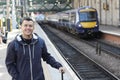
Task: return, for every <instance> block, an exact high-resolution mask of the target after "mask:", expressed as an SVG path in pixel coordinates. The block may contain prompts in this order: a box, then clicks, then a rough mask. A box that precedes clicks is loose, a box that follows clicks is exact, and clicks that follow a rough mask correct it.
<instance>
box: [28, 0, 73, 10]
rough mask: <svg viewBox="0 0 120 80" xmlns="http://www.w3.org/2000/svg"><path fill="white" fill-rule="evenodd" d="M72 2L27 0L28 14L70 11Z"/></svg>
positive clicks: (70, 0)
mask: <svg viewBox="0 0 120 80" xmlns="http://www.w3.org/2000/svg"><path fill="white" fill-rule="evenodd" d="M72 1H73V0H28V6H29V8H28V12H50V11H51V12H60V11H64V10H69V9H72Z"/></svg>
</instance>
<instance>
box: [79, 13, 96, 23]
mask: <svg viewBox="0 0 120 80" xmlns="http://www.w3.org/2000/svg"><path fill="white" fill-rule="evenodd" d="M79 16H80V21H96V20H97V16H96V12H93V11H91V12H80V13H79Z"/></svg>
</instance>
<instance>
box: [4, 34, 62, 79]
mask: <svg viewBox="0 0 120 80" xmlns="http://www.w3.org/2000/svg"><path fill="white" fill-rule="evenodd" d="M41 58H42V59H43V60H44V61H46V62H47V63H48V64H50V65H51V66H52V67H54V68H57V69H58V68H59V67H61V66H62V65H61V64H60V63H59V62H57V61H56V60H55V59H54V58H53V57H52V56H51V55H50V54H49V53H48V52H47V48H46V45H45V42H44V40H43V39H41V38H40V37H38V36H37V35H35V34H33V39H32V42H31V43H30V44H26V43H24V42H23V41H22V39H21V37H20V35H17V36H16V38H15V39H14V40H13V41H12V42H10V43H9V45H8V47H7V56H6V61H5V62H6V66H7V69H8V72H9V74H10V75H11V76H12V78H13V80H45V79H44V74H43V69H42V65H41Z"/></svg>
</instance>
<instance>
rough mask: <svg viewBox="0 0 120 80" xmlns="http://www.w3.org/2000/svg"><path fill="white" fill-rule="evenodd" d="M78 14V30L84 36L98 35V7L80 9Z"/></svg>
mask: <svg viewBox="0 0 120 80" xmlns="http://www.w3.org/2000/svg"><path fill="white" fill-rule="evenodd" d="M78 15H79V21H78V23H77V30H78V32H79V33H80V34H82V35H84V36H96V34H97V33H98V32H99V23H98V14H97V11H96V9H93V8H84V9H80V10H78Z"/></svg>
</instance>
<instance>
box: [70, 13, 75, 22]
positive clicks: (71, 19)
mask: <svg viewBox="0 0 120 80" xmlns="http://www.w3.org/2000/svg"><path fill="white" fill-rule="evenodd" d="M75 20H76V15H75V13H71V14H70V22H71V23H75Z"/></svg>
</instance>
